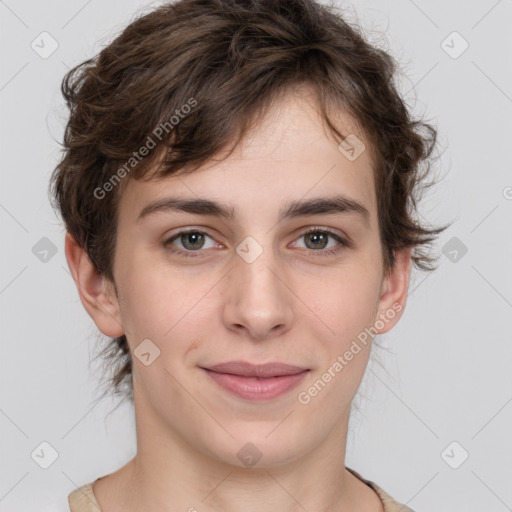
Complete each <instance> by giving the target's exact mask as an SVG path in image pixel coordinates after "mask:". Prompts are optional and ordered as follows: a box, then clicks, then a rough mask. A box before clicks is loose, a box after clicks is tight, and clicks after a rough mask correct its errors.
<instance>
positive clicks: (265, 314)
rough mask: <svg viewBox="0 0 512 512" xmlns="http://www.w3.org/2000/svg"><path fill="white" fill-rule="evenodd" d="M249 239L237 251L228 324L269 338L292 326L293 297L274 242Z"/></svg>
mask: <svg viewBox="0 0 512 512" xmlns="http://www.w3.org/2000/svg"><path fill="white" fill-rule="evenodd" d="M258 238H259V240H261V242H260V241H258V240H257V239H256V237H253V236H247V237H246V238H245V239H244V240H242V242H241V243H240V244H239V245H238V246H237V247H236V253H237V254H236V258H235V260H234V267H233V269H232V271H231V272H232V276H231V280H230V283H231V290H230V293H229V294H228V297H229V302H228V303H227V304H226V309H225V312H226V313H225V314H226V316H225V321H226V322H227V323H228V324H230V326H231V328H233V326H236V328H238V329H240V328H241V326H243V327H245V329H246V330H248V331H249V332H250V334H251V336H252V337H254V338H260V339H261V338H264V337H267V336H268V335H269V333H270V331H271V330H273V329H274V330H277V328H278V327H281V329H283V328H285V327H286V326H289V325H288V324H289V323H290V321H291V316H292V309H291V304H290V296H289V295H290V294H289V291H287V289H286V286H285V285H284V284H283V281H284V280H285V279H284V273H283V270H284V267H283V265H282V264H281V260H280V258H279V257H278V256H276V254H275V251H274V248H273V245H272V243H271V238H270V237H269V236H267V237H264V236H263V235H261V236H259V237H258Z"/></svg>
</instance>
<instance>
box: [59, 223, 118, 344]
mask: <svg viewBox="0 0 512 512" xmlns="http://www.w3.org/2000/svg"><path fill="white" fill-rule="evenodd" d="M65 254H66V260H67V262H68V266H69V269H70V271H71V275H72V277H73V280H74V281H75V284H76V287H77V290H78V295H79V297H80V301H81V302H82V305H83V306H84V308H85V310H86V311H87V313H88V314H89V316H90V317H91V318H92V319H93V320H94V323H95V324H96V326H97V327H98V329H99V330H100V331H101V332H102V333H103V334H105V335H106V336H110V337H118V336H122V335H123V334H125V331H124V329H123V326H122V322H121V316H120V313H119V303H118V301H117V298H116V296H115V293H113V292H112V288H113V286H112V285H111V283H110V282H108V281H107V279H106V277H105V276H102V275H100V274H99V273H98V271H97V269H96V267H95V265H94V264H93V263H92V261H91V259H90V258H89V256H88V254H87V252H86V251H85V250H84V249H83V248H82V247H80V245H79V244H78V243H77V242H76V240H75V238H74V237H73V236H72V235H71V234H70V233H66V239H65Z"/></svg>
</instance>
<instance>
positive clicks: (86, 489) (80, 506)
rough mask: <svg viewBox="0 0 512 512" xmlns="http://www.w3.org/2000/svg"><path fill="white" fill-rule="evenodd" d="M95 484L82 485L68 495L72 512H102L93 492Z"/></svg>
mask: <svg viewBox="0 0 512 512" xmlns="http://www.w3.org/2000/svg"><path fill="white" fill-rule="evenodd" d="M93 483H94V482H91V483H89V484H85V485H82V487H79V488H78V489H75V490H74V491H73V492H71V493H70V494H69V495H68V502H69V507H70V510H71V512H101V509H100V506H99V505H98V502H97V501H96V497H95V496H94V493H93V492H92V485H93Z"/></svg>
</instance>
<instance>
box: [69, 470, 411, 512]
mask: <svg viewBox="0 0 512 512" xmlns="http://www.w3.org/2000/svg"><path fill="white" fill-rule="evenodd" d="M347 470H348V471H350V472H351V473H352V474H353V475H354V476H356V477H357V478H359V480H361V481H362V482H364V483H365V484H366V485H368V486H370V487H371V488H372V489H373V490H374V491H375V492H376V493H377V495H378V496H379V498H380V499H381V501H382V506H383V507H384V512H414V511H413V510H412V509H411V508H409V507H407V506H405V505H402V504H401V503H398V502H396V501H395V500H394V499H393V498H392V497H391V496H390V495H389V494H387V493H386V492H384V491H383V490H382V489H381V488H380V487H379V486H378V485H377V484H374V483H373V482H371V481H370V480H366V479H364V478H363V477H362V476H361V475H360V474H359V473H357V472H356V471H354V470H353V469H350V468H347ZM100 478H103V477H100ZM100 478H97V479H96V480H95V481H97V480H99V479H100ZM93 483H94V482H91V483H90V484H86V485H82V487H79V488H78V489H75V490H74V491H73V492H72V493H71V494H69V496H68V501H69V506H70V510H71V512H102V511H101V508H100V506H99V505H98V502H97V501H96V497H95V496H94V493H93V492H92V485H93Z"/></svg>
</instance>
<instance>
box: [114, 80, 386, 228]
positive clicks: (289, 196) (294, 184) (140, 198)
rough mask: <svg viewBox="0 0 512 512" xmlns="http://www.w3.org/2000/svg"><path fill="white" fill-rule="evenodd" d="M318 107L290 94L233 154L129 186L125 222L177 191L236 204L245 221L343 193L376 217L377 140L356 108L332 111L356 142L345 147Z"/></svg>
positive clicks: (122, 213)
mask: <svg viewBox="0 0 512 512" xmlns="http://www.w3.org/2000/svg"><path fill="white" fill-rule="evenodd" d="M315 107H316V105H315V102H314V99H313V96H312V95H311V94H310V93H309V92H308V90H304V89H302V90H298V91H296V92H293V93H289V94H288V95H286V96H285V97H283V98H282V99H281V100H280V101H279V102H277V103H276V104H274V105H273V106H272V107H271V108H270V109H269V110H268V111H267V113H266V115H265V117H264V118H263V119H262V120H261V122H260V123H259V124H258V125H256V126H254V127H253V129H251V130H250V131H249V132H248V133H247V134H246V135H245V137H244V138H243V140H241V141H240V143H239V144H238V145H237V147H236V148H235V149H234V151H233V152H232V154H231V155H229V156H228V157H227V158H224V157H225V156H226V154H227V149H226V150H225V151H222V152H220V153H219V154H217V155H215V157H214V158H212V159H211V160H210V161H209V162H207V163H206V164H204V165H202V166H201V167H200V168H199V169H197V170H195V171H193V172H191V173H188V174H179V173H178V174H177V175H171V176H166V177H164V178H160V179H153V180H150V181H135V180H132V179H130V180H129V181H128V182H126V183H123V185H124V186H123V193H122V196H121V199H120V202H119V218H120V220H123V222H127V223H130V224H133V223H135V222H136V221H137V218H138V216H139V214H140V212H141V211H142V210H143V209H144V208H145V207H146V206H147V205H148V204H149V203H150V202H154V201H155V200H158V199H164V198H166V197H169V196H172V197H178V198H187V199H192V198H196V199H197V198H207V199H211V200H214V201H219V202H222V203H224V204H230V205H232V206H233V209H234V213H235V216H236V218H237V219H238V220H240V221H241V220H242V219H249V218H250V217H251V215H252V216H253V215H254V213H258V215H260V216H263V215H264V214H266V213H269V214H270V212H271V211H272V212H277V211H279V210H281V205H282V204H283V203H285V202H287V203H288V202H291V201H292V200H297V199H299V198H302V199H309V198H314V197H320V196H321V197H325V196H327V195H329V196H332V195H336V194H343V195H344V196H346V197H348V198H352V199H353V200H354V201H357V202H359V203H363V204H364V205H365V207H366V208H367V210H368V211H369V212H370V219H371V220H372V221H374V220H375V215H376V213H375V209H376V199H375V191H374V180H373V170H372V159H371V154H370V142H369V141H368V140H367V138H366V137H365V134H364V133H363V132H362V131H361V129H360V128H359V127H358V125H357V123H356V122H355V120H354V119H353V118H352V117H351V116H350V115H349V114H348V113H346V112H345V111H342V110H337V111H336V112H335V114H333V113H331V112H330V113H329V116H330V118H331V120H332V122H333V123H334V124H335V125H336V127H337V128H338V130H339V131H340V132H341V133H343V134H344V135H348V134H350V136H349V138H348V139H347V143H348V146H347V143H343V144H342V146H341V148H340V147H339V144H338V142H337V141H336V140H335V139H334V137H333V136H332V134H331V132H330V131H329V129H328V128H327V126H326V125H325V124H324V122H323V120H322V119H321V117H320V116H319V114H318V112H317V110H316V108H315ZM351 147H352V148H354V151H352V152H351V151H350V148H351ZM356 152H357V153H356ZM354 154H355V155H356V158H355V159H354V158H353V155H354ZM372 218H373V219H372Z"/></svg>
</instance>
